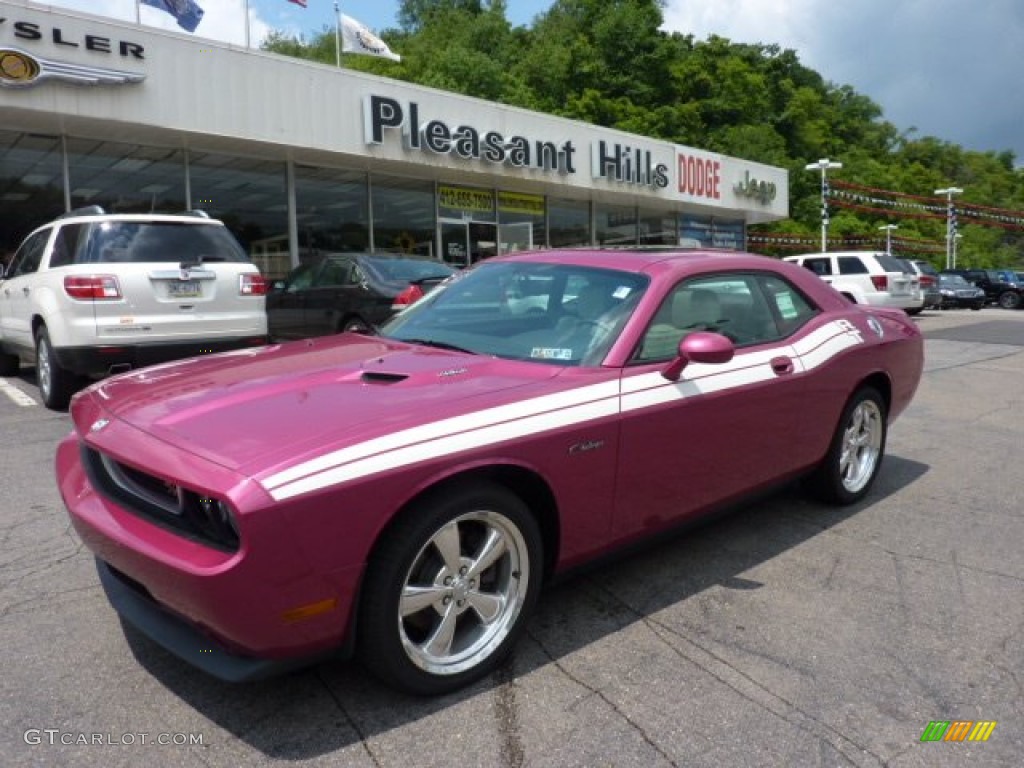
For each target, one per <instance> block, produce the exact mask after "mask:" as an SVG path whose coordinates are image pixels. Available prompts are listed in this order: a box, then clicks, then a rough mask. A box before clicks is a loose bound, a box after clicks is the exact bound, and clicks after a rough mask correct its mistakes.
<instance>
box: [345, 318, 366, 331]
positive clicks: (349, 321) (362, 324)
mask: <svg viewBox="0 0 1024 768" xmlns="http://www.w3.org/2000/svg"><path fill="white" fill-rule="evenodd" d="M369 332H370V324H369V323H367V322H366V321H365V320H363V318H361V317H348V318H346V319H345V322H343V323H342V324H341V333H369Z"/></svg>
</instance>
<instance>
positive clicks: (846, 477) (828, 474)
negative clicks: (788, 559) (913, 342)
mask: <svg viewBox="0 0 1024 768" xmlns="http://www.w3.org/2000/svg"><path fill="white" fill-rule="evenodd" d="M886 431H887V424H886V407H885V400H884V399H883V398H882V395H881V394H880V393H879V392H878V390H876V389H875V388H874V387H863V388H861V389H859V390H857V392H855V393H854V394H853V396H852V397H851V398H850V399H849V401H847V403H846V406H845V407H844V408H843V414H842V416H841V417H840V419H839V426H838V427H837V428H836V432H835V434H834V435H833V437H832V443H831V444H830V445H829V449H828V453H827V454H826V455H825V458H824V460H823V461H822V462H821V464H819V465H818V468H817V469H816V470H815V471H814V473H813V474H812V475H811V476H810V478H808V485H809V488H810V490H811V491H812V493H814V495H815V496H817V497H818V498H820V499H822V500H823V501H827V502H830V503H833V504H853V503H854V502H857V501H860V500H861V499H862V498H864V496H865V495H867V492H868V491H869V490H870V489H871V484H872V483H873V482H874V480H875V476H876V475H877V474H878V468H879V467H880V466H881V464H882V456H883V455H884V453H885V438H886Z"/></svg>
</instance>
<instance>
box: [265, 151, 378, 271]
mask: <svg viewBox="0 0 1024 768" xmlns="http://www.w3.org/2000/svg"><path fill="white" fill-rule="evenodd" d="M295 208H296V221H297V222H298V229H299V261H300V262H306V261H309V260H310V259H315V258H316V257H318V256H319V255H321V254H323V253H340V252H342V251H369V250H370V216H369V191H368V187H367V177H366V174H365V173H357V172H353V171H340V170H335V169H332V168H310V167H308V166H296V168H295ZM287 253H288V243H287V241H286V242H285V243H284V254H285V258H287Z"/></svg>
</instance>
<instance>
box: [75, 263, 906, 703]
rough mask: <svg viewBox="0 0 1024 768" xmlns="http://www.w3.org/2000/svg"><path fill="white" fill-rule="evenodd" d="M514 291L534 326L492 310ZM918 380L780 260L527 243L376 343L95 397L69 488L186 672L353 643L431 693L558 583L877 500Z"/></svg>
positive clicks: (272, 351)
mask: <svg viewBox="0 0 1024 768" xmlns="http://www.w3.org/2000/svg"><path fill="white" fill-rule="evenodd" d="M524 283H527V284H529V287H530V290H529V291H528V292H527V293H529V294H530V296H531V297H532V304H531V306H530V308H529V309H525V310H524V311H521V312H518V311H517V312H510V311H508V309H507V307H505V306H504V305H503V304H500V303H499V304H495V303H491V302H481V301H480V300H479V299H480V297H481V296H493V295H500V294H501V293H502V292H503V291H505V290H506V289H511V288H514V287H516V286H522V285H523V284H524ZM541 286H544V287H546V294H545V295H543V296H541V295H540V294H539V291H540V289H541ZM922 365H923V343H922V337H921V335H920V332H919V331H918V329H917V327H916V324H915V323H913V322H912V321H911V320H910V319H909V318H908V317H906V315H905V314H904V313H903V312H899V311H893V310H889V309H879V308H875V307H870V306H865V305H854V304H851V303H850V302H849V301H847V300H846V299H844V298H843V297H842V296H840V295H839V294H838V293H836V292H835V291H833V290H832V289H831V288H829V287H828V286H826V285H825V284H824V283H823V282H822V281H820V280H819V279H818V278H816V277H815V276H814V275H812V274H811V273H810V272H808V271H807V270H805V269H799V268H797V267H795V266H794V265H792V264H787V263H784V262H782V261H780V260H777V259H770V258H765V257H760V256H751V255H746V254H736V253H721V252H719V253H715V252H692V251H689V252H656V251H639V252H637V251H634V252H621V251H618V252H617V251H610V250H600V251H599V250H569V251H539V252H535V253H519V254H514V255H508V256H500V257H495V258H492V259H489V260H486V261H484V262H481V263H479V264H477V265H474V266H473V267H472V268H471V269H469V270H467V271H466V272H463V273H460V274H459V275H457V276H456V277H454V278H452V279H451V280H449V281H446V282H445V283H444V284H442V285H441V286H439V287H438V288H436V289H435V290H433V291H432V292H431V293H429V294H428V295H427V296H426V297H424V298H423V299H422V300H421V301H419V302H418V303H416V304H414V305H413V306H412V307H410V308H409V309H407V310H405V311H404V312H402V313H400V314H399V315H397V316H396V317H395V318H393V319H392V320H391V321H390V322H388V323H387V324H385V325H384V326H383V327H382V328H381V329H380V334H379V335H377V336H369V335H362V334H341V335H337V336H330V337H324V338H318V339H306V340H303V341H299V342H293V343H288V344H280V345H272V346H269V347H263V348H260V349H254V350H249V351H247V352H246V353H244V354H239V353H227V354H224V355H212V356H209V357H205V358H200V359H192V360H188V361H184V362H180V363H171V364H167V365H164V366H160V367H157V368H151V369H149V370H147V371H142V372H138V373H128V374H124V375H121V376H117V377H113V378H111V379H107V380H105V381H102V382H99V383H97V384H95V385H93V386H92V387H90V388H88V389H86V390H84V391H83V392H81V393H80V394H79V395H78V396H77V397H76V398H75V400H74V402H73V403H72V407H71V417H72V422H73V424H74V432H73V434H71V435H69V436H67V437H66V438H65V439H64V440H63V441H62V442H61V444H60V446H59V448H58V450H57V457H56V476H57V482H58V484H59V488H60V493H61V496H62V498H63V500H64V503H65V505H67V507H68V510H69V512H70V518H71V521H72V522H73V524H74V527H75V529H76V530H77V532H78V534H79V536H80V537H81V538H82V540H83V542H84V543H85V545H86V546H87V547H88V548H90V549H91V550H92V551H93V552H94V553H95V554H96V557H97V566H98V569H99V574H100V580H101V583H102V584H103V586H104V589H105V590H106V592H107V594H108V596H109V599H110V601H111V603H112V605H113V607H114V608H115V609H116V610H117V611H118V613H119V614H120V615H121V616H122V618H123V620H124V621H125V622H126V623H128V624H130V625H133V626H135V627H137V628H138V629H139V630H141V632H142V633H144V634H145V635H147V636H148V637H149V638H151V639H152V640H153V641H155V642H156V643H159V644H160V645H162V646H164V647H165V648H167V649H169V650H170V651H171V652H173V653H175V654H177V655H178V656H180V657H181V658H182V659H185V660H187V661H188V662H189V663H191V664H194V665H196V666H197V667H199V668H201V669H203V670H205V671H206V672H208V673H211V674H213V675H216V676H218V677H221V678H224V679H228V680H245V679H251V678H254V677H258V676H263V675H267V674H271V673H273V672H275V671H279V670H281V669H283V668H287V667H289V666H294V665H296V664H302V663H309V660H310V659H312V658H315V657H317V656H318V655H320V654H324V653H337V652H339V651H341V652H343V653H346V654H347V653H352V652H355V653H356V654H358V656H359V658H361V659H362V661H363V663H364V664H365V665H366V666H367V667H368V668H369V669H370V670H372V671H373V672H374V673H375V674H376V675H378V676H379V677H380V678H382V679H383V680H385V681H387V682H388V683H390V684H392V685H395V686H397V687H399V688H402V689H405V690H408V691H413V692H417V693H425V694H437V693H442V692H446V691H451V690H453V689H456V688H458V687H460V686H463V685H466V684H468V683H469V682H471V681H473V680H477V679H479V678H480V677H482V676H484V675H487V674H489V673H490V672H492V671H493V670H494V669H495V668H496V667H497V666H498V665H499V664H500V663H501V662H502V660H503V659H504V658H505V657H506V656H507V655H508V654H509V653H510V652H511V649H512V647H513V646H514V645H515V643H516V641H517V640H518V639H519V638H520V637H521V636H522V635H523V632H524V630H525V628H526V624H527V621H528V619H529V616H530V613H531V612H532V610H533V608H534V606H535V604H536V602H537V599H538V592H539V589H540V586H541V584H542V583H544V582H546V581H548V580H549V579H550V578H551V577H552V576H555V575H557V574H559V573H562V572H564V571H566V570H567V569H570V568H573V567H575V566H579V565H581V564H583V563H584V562H587V561H589V560H592V559H594V558H596V557H601V556H604V555H606V554H608V553H610V552H611V551H613V550H614V549H616V548H619V547H623V546H625V545H629V544H632V543H635V542H636V541H637V540H638V539H639V538H641V537H644V536H650V535H652V534H656V533H659V532H664V531H666V530H668V529H671V528H674V527H677V526H679V525H680V524H684V523H689V522H692V521H693V520H696V519H697V518H699V517H700V516H703V515H706V514H707V513H709V512H711V511H713V510H716V509H720V508H722V507H723V506H725V505H730V506H731V505H733V504H735V503H736V502H737V501H738V500H739V499H741V498H745V497H748V496H750V495H752V494H758V493H762V492H764V491H765V490H766V489H768V488H771V487H774V486H776V485H777V484H779V483H783V482H788V481H790V480H792V479H796V478H799V477H804V478H806V482H807V487H808V488H809V489H810V490H811V491H813V492H814V494H815V495H816V496H818V497H819V498H822V499H825V500H827V501H830V502H833V503H838V504H851V503H854V502H857V501H860V500H861V499H863V498H864V497H865V495H866V494H867V493H868V491H869V489H870V488H871V487H872V483H873V481H874V479H875V477H876V475H877V473H878V471H879V466H880V465H881V462H882V457H883V454H884V450H885V443H886V433H887V429H888V426H889V425H890V424H891V423H892V421H893V420H894V419H895V418H896V417H897V416H899V414H900V413H901V412H902V411H903V410H904V409H905V408H906V407H907V405H908V404H909V402H910V401H911V398H912V397H913V395H914V392H915V390H916V389H917V386H918V383H919V380H920V377H921V372H922Z"/></svg>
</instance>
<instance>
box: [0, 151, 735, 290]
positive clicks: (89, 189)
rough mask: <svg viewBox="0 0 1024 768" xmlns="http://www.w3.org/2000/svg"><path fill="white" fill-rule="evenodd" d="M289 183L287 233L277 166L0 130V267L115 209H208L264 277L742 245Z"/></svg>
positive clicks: (521, 208) (694, 233)
mask: <svg viewBox="0 0 1024 768" xmlns="http://www.w3.org/2000/svg"><path fill="white" fill-rule="evenodd" d="M65 152H66V161H65ZM290 175H291V178H292V179H293V182H294V187H293V196H292V199H293V200H294V208H295V211H294V213H295V217H294V221H295V231H294V235H292V234H290V229H289V199H290V195H289V168H288V165H287V164H286V163H285V162H284V161H274V160H266V159H260V158H255V157H240V156H235V155H228V154H221V153H215V152H204V151H200V150H195V149H193V150H184V149H181V148H177V149H175V148H168V147H147V146H142V145H135V144H125V143H117V142H109V141H102V140H95V139H83V138H76V137H67V138H62V137H60V136H48V135H38V134H29V133H18V132H13V131H0V260H2V259H4V258H5V257H7V256H10V255H11V254H13V252H14V250H15V249H16V247H17V245H18V244H19V243H20V242H21V240H22V239H23V238H24V237H25V235H26V234H27V233H28V232H30V231H31V230H32V229H34V228H35V227H37V226H39V225H40V224H44V223H45V222H47V221H49V220H51V219H53V218H54V217H55V216H58V215H60V214H61V213H63V212H64V211H65V210H67V209H68V208H77V207H82V206H86V205H93V204H96V205H101V206H103V208H104V209H106V210H108V211H117V212H151V211H152V212H178V211H183V210H186V209H187V208H200V209H202V210H205V211H207V212H208V213H209V214H210V215H211V216H212V217H214V218H218V219H221V220H222V221H224V222H225V224H227V226H228V227H229V228H230V229H231V231H232V232H233V233H234V234H235V236H236V237H237V238H238V239H239V241H241V243H242V245H243V246H244V247H245V248H246V250H247V251H248V252H249V253H250V255H251V256H252V258H253V260H254V261H255V262H256V263H257V264H258V265H259V266H260V268H261V270H262V271H263V272H264V274H266V275H267V276H268V277H269V278H270V279H274V280H276V279H280V278H282V277H284V275H286V274H287V273H288V271H289V270H290V269H291V267H292V264H293V258H297V260H298V261H299V262H300V263H301V262H305V261H308V260H310V259H314V258H316V257H317V256H319V255H320V254H323V253H332V252H343V251H373V250H376V251H393V252H401V253H416V254H420V255H424V256H428V257H430V258H438V259H443V260H444V261H447V262H449V263H451V264H453V265H456V266H460V267H461V266H467V265H470V264H473V263H475V262H477V261H479V260H481V259H485V258H488V257H490V256H494V255H496V254H501V253H509V252H514V251H519V250H528V249H531V248H545V247H552V248H558V247H573V246H586V245H590V244H592V243H597V244H603V245H636V244H640V245H683V246H687V247H694V248H697V247H700V248H730V249H743V248H744V247H745V237H746V226H745V223H744V222H743V220H742V219H727V218H718V217H709V216H697V215H693V214H686V213H676V212H671V211H662V210H657V209H654V208H650V207H646V208H645V207H638V206H635V205H617V204H611V203H607V202H595V203H591V202H589V201H587V200H572V199H567V198H558V197H546V196H544V195H537V194H527V193H522V192H515V191H512V190H503V189H501V188H498V187H472V186H466V185H458V184H445V183H437V182H434V181H430V180H426V179H414V178H403V177H399V176H390V175H378V174H372V173H367V172H365V171H354V170H344V169H338V168H324V167H316V166H309V165H296V166H293V167H292V169H291V174H290ZM292 237H294V243H293V241H292ZM293 252H294V253H295V254H296V255H295V257H293Z"/></svg>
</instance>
